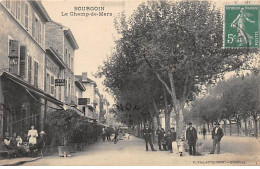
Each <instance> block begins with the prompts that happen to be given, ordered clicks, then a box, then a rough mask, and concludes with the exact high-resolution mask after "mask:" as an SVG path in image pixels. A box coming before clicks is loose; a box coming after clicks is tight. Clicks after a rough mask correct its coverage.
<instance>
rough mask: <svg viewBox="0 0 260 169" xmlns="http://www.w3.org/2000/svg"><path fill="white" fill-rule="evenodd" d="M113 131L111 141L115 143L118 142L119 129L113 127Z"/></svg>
mask: <svg viewBox="0 0 260 169" xmlns="http://www.w3.org/2000/svg"><path fill="white" fill-rule="evenodd" d="M114 133H115V136H114V138H113V139H112V141H114V143H115V144H116V143H117V142H118V134H119V129H118V128H116V127H115V130H114Z"/></svg>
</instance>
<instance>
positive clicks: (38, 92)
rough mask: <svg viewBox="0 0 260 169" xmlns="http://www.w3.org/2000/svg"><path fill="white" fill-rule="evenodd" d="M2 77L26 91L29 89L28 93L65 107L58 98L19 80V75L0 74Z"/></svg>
mask: <svg viewBox="0 0 260 169" xmlns="http://www.w3.org/2000/svg"><path fill="white" fill-rule="evenodd" d="M0 76H5V77H6V78H8V79H10V80H12V81H13V82H15V83H17V84H18V85H20V86H22V87H24V88H25V89H27V90H28V91H30V92H32V93H35V94H36V95H38V96H40V97H42V98H45V99H47V100H49V101H51V102H53V103H55V104H57V105H63V103H62V102H61V101H59V100H57V99H56V98H54V97H52V96H51V95H49V94H47V93H45V92H44V91H43V90H41V89H39V88H37V87H35V86H34V85H32V84H30V83H28V82H27V81H25V80H23V79H21V78H19V77H18V76H17V75H14V74H12V73H10V72H6V71H4V72H2V73H0Z"/></svg>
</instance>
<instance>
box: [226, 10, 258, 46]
mask: <svg viewBox="0 0 260 169" xmlns="http://www.w3.org/2000/svg"><path fill="white" fill-rule="evenodd" d="M224 17H225V20H224V47H225V48H243V47H250V48H258V47H259V6H258V5H225V16H224Z"/></svg>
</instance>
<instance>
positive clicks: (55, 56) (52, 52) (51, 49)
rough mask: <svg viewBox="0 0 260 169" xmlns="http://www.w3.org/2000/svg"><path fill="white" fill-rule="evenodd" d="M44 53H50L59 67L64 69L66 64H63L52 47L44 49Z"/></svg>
mask: <svg viewBox="0 0 260 169" xmlns="http://www.w3.org/2000/svg"><path fill="white" fill-rule="evenodd" d="M46 52H49V53H51V54H52V55H53V56H54V58H55V60H56V61H57V62H58V63H59V65H60V66H61V67H62V68H63V69H66V64H65V63H64V62H63V60H62V59H61V58H60V57H59V55H58V54H57V53H56V52H55V51H54V49H53V48H52V47H50V48H49V49H46Z"/></svg>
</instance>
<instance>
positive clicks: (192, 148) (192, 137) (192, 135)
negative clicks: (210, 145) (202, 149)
mask: <svg viewBox="0 0 260 169" xmlns="http://www.w3.org/2000/svg"><path fill="white" fill-rule="evenodd" d="M188 125H189V128H187V130H186V140H188V144H189V154H190V155H194V156H196V142H197V140H198V136H197V131H196V129H195V128H194V127H192V123H191V122H189V123H188Z"/></svg>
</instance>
